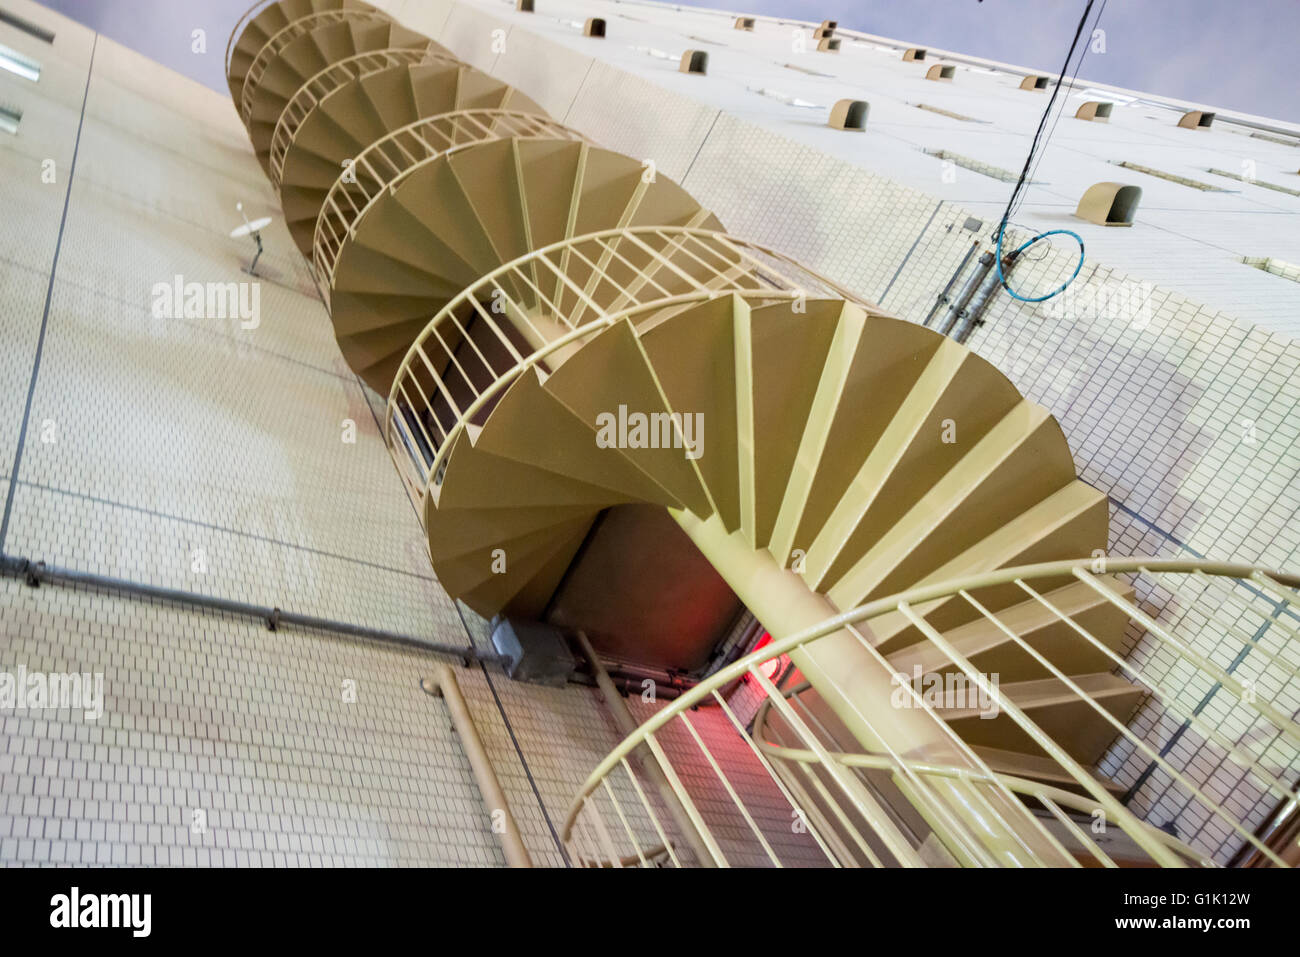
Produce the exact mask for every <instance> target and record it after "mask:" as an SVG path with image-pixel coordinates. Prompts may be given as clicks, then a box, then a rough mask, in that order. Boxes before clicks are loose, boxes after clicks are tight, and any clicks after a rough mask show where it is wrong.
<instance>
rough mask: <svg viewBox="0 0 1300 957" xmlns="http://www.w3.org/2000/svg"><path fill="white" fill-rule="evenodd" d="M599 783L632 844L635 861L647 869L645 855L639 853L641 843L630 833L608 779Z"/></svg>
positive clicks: (647, 862)
mask: <svg viewBox="0 0 1300 957" xmlns="http://www.w3.org/2000/svg"><path fill="white" fill-rule="evenodd" d="M600 783H601V784H603V785H604V787H605V793H606V794H608V795H609V801H610V803H611V804H613V805H614V813H615V814H617V815H618V820H619V822H620V823H621V824H622V825H623V830H624V831H625V832H626V833H627V839H628V840H629V841H631V842H632V850H633V851H635V852H636V856H637V860H639V861H640V862H641V866H642V867H649V866H650V862H649V861H647V860H646V859H645V854H643V853H642V852H641V842H640V841H638V840H637V839H636V835H635V834H633V833H632V828H631V826H630V825H629V824H628V823H627V816H626V815H625V814H624V813H623V808H622V807H620V806H619V803H618V798H616V797H615V796H614V789H613V788H612V787H610V786H609V778H608V777H605V778H602V779H601V782H600Z"/></svg>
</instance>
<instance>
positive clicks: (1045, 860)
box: [669, 509, 1069, 867]
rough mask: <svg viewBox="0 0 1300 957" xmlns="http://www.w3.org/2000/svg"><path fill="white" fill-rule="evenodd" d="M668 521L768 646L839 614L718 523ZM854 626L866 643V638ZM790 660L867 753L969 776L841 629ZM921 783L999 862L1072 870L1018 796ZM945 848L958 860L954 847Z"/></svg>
mask: <svg viewBox="0 0 1300 957" xmlns="http://www.w3.org/2000/svg"><path fill="white" fill-rule="evenodd" d="M669 514H671V515H672V517H673V519H674V520H675V521H676V522H677V523H678V524H679V525H680V526H681V527H682V529H683V530H684V531H685V532H686V534H687V535H688V536H689V537H690V539H691V541H693V542H694V543H695V545H696V547H698V548H699V550H700V552H701V553H702V554H703V555H704V557H705V558H707V559H708V560H709V562H710V563H711V564H712V565H713V567H714V568H715V569H716V570H717V572H718V574H720V575H721V576H722V578H723V579H724V580H725V581H726V582H727V584H728V585H730V586H731V589H732V591H734V592H735V593H736V596H737V597H738V598H739V599H740V600H741V601H742V602H743V603H744V604H745V606H746V607H747V608H748V609H749V610H750V611H751V612H753V614H754V616H755V617H756V618H757V619H758V620H759V621H760V622H762V624H763V627H764V628H766V629H767V631H768V632H769V633H770V634H771V635H772V637H773V638H782V637H787V636H789V635H793V634H796V633H798V632H800V631H804V630H807V629H810V628H813V627H815V626H817V625H819V624H821V623H822V622H824V621H826V620H827V619H828V618H832V617H834V616H836V615H838V614H840V612H841V609H839V608H836V607H835V605H834V604H833V603H832V602H831V601H830V599H828V598H826V596H824V595H821V594H818V593H817V592H815V591H813V590H812V589H811V588H810V587H809V586H808V584H807V582H805V581H804V580H803V578H801V577H800V576H799V575H798V574H796V573H795V572H793V571H790V570H789V569H786V568H783V567H781V566H780V565H779V564H777V561H776V559H775V558H773V557H772V555H771V553H769V552H768V551H767V550H766V549H756V548H754V547H753V546H752V545H751V544H750V543H749V542H748V541H747V540H746V539H745V538H744V536H743V535H742V534H741V533H740V532H734V533H733V532H728V531H727V530H726V528H725V527H723V524H722V521H721V520H720V519H719V518H718V516H716V515H714V516H712V517H711V518H708V519H705V520H701V519H699V518H696V517H695V516H694V515H692V514H691V513H689V512H680V511H676V510H674V509H669ZM858 628H859V631H860V632H862V633H863V635H864V636H865V637H867V638H868V640H870V633H869V632H868V631H865V630H864V629H863V628H862V626H858ZM790 659H791V660H792V661H793V662H794V664H795V666H796V667H797V668H798V669H799V670H800V671H801V672H802V673H803V676H804V678H806V679H807V680H808V682H809V683H810V684H811V685H812V687H813V688H814V689H815V690H816V691H817V693H818V694H819V695H820V696H821V698H822V700H823V701H824V702H825V703H826V705H827V706H828V707H829V708H830V709H831V711H833V712H834V714H835V716H836V717H837V718H839V720H840V721H841V722H842V723H843V724H844V725H845V727H847V728H848V729H849V731H850V732H851V733H852V734H853V735H854V737H855V738H857V740H858V742H859V743H860V744H861V745H862V747H863V748H865V749H866V750H867V751H869V752H872V753H875V754H882V753H886V751H887V749H886V748H885V745H886V744H888V746H889V748H892V749H893V751H895V752H896V753H897V754H899V755H900V756H901V757H902V758H903V759H904V760H910V761H918V762H925V763H929V764H940V765H948V766H954V767H961V768H970V769H971V770H975V766H974V765H973V764H972V763H971V761H970V759H969V758H967V757H966V756H965V755H963V754H962V753H961V752H960V751H959V750H958V749H957V748H956V746H955V745H954V743H953V741H952V740H951V738H950V737H949V734H948V731H947V729H946V727H945V726H944V724H943V722H942V721H941V719H939V718H937V717H936V716H934V715H932V714H930V713H928V712H926V711H925V710H923V709H920V708H897V707H894V706H893V704H892V703H891V692H893V691H894V690H895V685H894V683H893V681H892V672H891V671H890V670H889V669H888V667H886V666H885V665H884V664H882V663H881V662H880V661H878V660H877V659H876V658H875V657H874V656H873V655H872V654H871V653H870V652H869V651H868V650H867V649H866V648H864V647H863V645H862V643H861V642H860V641H859V640H858V638H857V637H856V636H855V635H853V634H852V633H850V632H849V631H848V630H847V629H841V630H839V631H836V632H832V633H831V634H829V635H827V636H825V637H824V638H819V639H817V640H815V641H812V642H810V643H808V644H807V645H805V646H803V647H802V648H797V649H795V650H794V651H791V652H790ZM925 780H926V784H927V786H928V788H929V789H930V791H931V793H932V794H933V795H935V796H936V797H937V799H938V800H939V801H940V802H942V804H943V805H944V807H945V808H946V810H947V812H948V813H949V815H950V816H951V817H954V818H956V819H957V820H958V821H960V822H961V823H962V824H963V825H965V827H966V830H967V832H968V833H969V834H973V835H975V836H976V838H977V839H978V840H979V842H980V843H981V844H982V845H983V847H984V848H986V849H987V851H988V852H989V854H991V856H992V858H993V860H994V861H996V862H997V863H999V864H1003V865H1007V866H1018V867H1024V866H1034V865H1038V864H1048V865H1052V866H1067V865H1068V864H1069V860H1068V859H1067V858H1065V857H1064V856H1063V855H1062V852H1061V850H1060V849H1059V848H1058V847H1057V846H1056V845H1055V844H1054V843H1052V842H1050V841H1049V840H1047V838H1046V837H1045V836H1044V834H1043V831H1042V830H1041V828H1040V825H1039V824H1038V823H1037V822H1036V820H1035V818H1034V816H1033V814H1032V813H1031V812H1030V811H1029V809H1028V808H1026V807H1025V806H1024V805H1023V804H1021V803H1020V802H1019V801H1017V800H1015V799H1014V798H1011V797H1008V796H1007V795H1006V794H1004V793H1002V792H999V791H996V790H995V789H994V788H992V787H989V786H987V785H985V786H982V787H980V789H979V790H980V793H981V795H982V797H983V798H984V799H985V801H987V802H988V803H987V804H985V803H983V802H980V801H978V800H977V799H976V798H975V797H974V795H973V793H972V790H971V788H970V786H968V785H963V784H960V783H958V781H956V780H955V779H953V778H942V777H936V776H931V777H928V778H926V779H925ZM896 781H897V782H898V783H899V786H900V788H901V789H903V790H904V791H905V792H913V793H914V788H912V787H910V786H908V785H905V784H904V783H903V782H902V781H901V780H899V779H898V778H897V777H896ZM917 810H918V811H919V812H920V813H921V814H922V816H923V817H925V818H926V819H927V820H928V821H930V823H931V826H932V827H934V828H935V831H936V837H938V838H939V839H940V840H944V841H945V842H948V841H949V839H950V835H951V828H950V827H947V828H945V827H944V826H943V824H941V823H938V822H937V821H936V815H934V814H933V812H932V809H931V810H927V808H925V807H921V806H918V807H917ZM949 849H950V850H953V851H954V853H958V849H954V848H953V847H952V846H949ZM967 856H969V855H967Z"/></svg>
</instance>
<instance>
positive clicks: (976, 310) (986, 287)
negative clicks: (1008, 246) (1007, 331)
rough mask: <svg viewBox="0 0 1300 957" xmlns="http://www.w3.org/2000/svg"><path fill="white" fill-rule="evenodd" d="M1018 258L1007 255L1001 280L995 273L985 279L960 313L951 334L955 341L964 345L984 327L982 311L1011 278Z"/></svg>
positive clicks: (1013, 253) (1011, 254)
mask: <svg viewBox="0 0 1300 957" xmlns="http://www.w3.org/2000/svg"><path fill="white" fill-rule="evenodd" d="M1019 258H1020V257H1019V255H1018V254H1017V253H1016V252H1014V251H1012V252H1010V253H1008V254H1007V255H1006V256H1005V257H1004V258H1003V260H1002V278H1001V279H998V276H997V272H996V271H995V272H994V273H993V275H991V276H988V277H987V279H985V281H984V283H983V285H981V287H980V289H979V291H978V292H977V293H976V294H975V297H974V298H973V299H972V300H971V302H970V305H969V307H968V308H966V309H964V310H963V311H962V313H961V317H960V318H961V323H960V324H959V325H958V326H957V328H956V329H955V330H954V331H953V334H952V337H953V338H954V339H955V340H957V341H958V342H960V343H962V344H963V345H964V344H965V343H966V340H967V339H969V338H970V335H971V333H972V332H974V331H975V329H976V327H978V326H982V325H984V320H983V319H982V318H981V316H983V315H984V310H985V309H987V308H988V305H989V303H990V302H992V301H993V297H994V296H996V295H997V294H998V290H999V289H1001V288H1002V284H1003V283H1004V282H1006V281H1007V280H1008V279H1010V278H1011V271H1012V270H1013V269H1014V268H1015V265H1016V262H1017V260H1018V259H1019ZM986 272H987V270H986Z"/></svg>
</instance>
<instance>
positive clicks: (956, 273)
mask: <svg viewBox="0 0 1300 957" xmlns="http://www.w3.org/2000/svg"><path fill="white" fill-rule="evenodd" d="M979 248H980V243H979V240H978V239H977V240H975V242H973V243H971V244H970V249H968V250H966V255H965V256H962V257H961V262H960V263H958V264H957V268H956V269H955V270H953V274H952V275H951V276H949V277H948V284H947V285H945V286H944V287H943V292H941V293H939V297H938V298H937V299H935V301H934V305H933V306H931V307H930V311H929V312H927V313H926V314H925V322H923V323H921V325H923V326H925V327H927V328H928V327H929V325H930V323H932V322H933V321H934V315H935V313H937V312H938V311H939V310H940V309H941V308H942V307H943V306H946V305H947V304H948V303H949V302H951V301H952V300H951V299H949V298H948V293H950V292H952V287H953V286H955V285H957V280H958V279H960V278H961V274H962V273H964V272H965V271H966V265H967V264H968V263H969V262H970V260H971V257H972V256H974V255H975V252H976V251H977V250H978V249H979Z"/></svg>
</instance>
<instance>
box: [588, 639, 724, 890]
mask: <svg viewBox="0 0 1300 957" xmlns="http://www.w3.org/2000/svg"><path fill="white" fill-rule="evenodd" d="M576 634H577V639H578V644H579V646H580V647H581V648H582V654H583V657H584V658H586V659H587V663H588V664H589V665H591V673H592V674H593V675H595V677H596V685H597V687H599V688H600V693H601V696H602V697H603V698H604V699H605V706H606V707H607V708H608V709H609V714H610V717H612V718H613V719H614V724H615V725H616V726H617V727H618V730H619V732H620V733H621V734H623V735H631V734H634V733H635V732H636V729H637V727H639V725H638V724H637V720H636V718H634V717H632V712H631V711H630V710H629V709H628V706H627V702H626V701H624V700H623V696H622V695H621V694H619V693H618V689H617V688H615V687H614V682H613V681H612V680H611V679H610V677H609V672H608V671H606V670H605V666H604V665H603V664H601V661H600V658H599V657H597V655H596V650H595V649H594V648H592V647H591V642H590V641H588V640H587V636H586V635H585V634H584V633H583V632H581V631H579V632H577V633H576ZM628 757H629V758H630V759H631V761H633V762H635V763H636V765H637V766H638V767H639V768H640V770H641V772H642V773H643V774H644V775H645V776H646V777H647V778H649V779H650V780H651V781H652V782H653V783H654V786H655V789H656V790H657V791H658V792H659V797H660V799H661V800H662V801H663V802H664V806H665V807H666V808H668V813H669V814H670V815H672V819H673V823H674V824H676V825H677V832H678V833H679V834H681V835H682V837H683V839H685V841H686V843H687V844H689V845H690V847H691V850H692V851H694V852H695V859H696V860H697V861H698V862H699V863H700V866H701V867H715V866H716V863H715V861H714V858H713V854H712V853H710V851H709V849H708V847H707V846H706V845H705V843H704V839H703V838H702V837H700V832H699V831H698V830H696V829H695V824H694V822H692V821H691V819H690V816H689V815H688V814H687V813H686V808H685V807H683V806H682V802H681V800H680V799H679V798H678V797H677V792H676V791H675V790H673V786H672V785H671V784H670V783H669V782H668V776H667V775H666V774H664V771H663V768H661V767H660V766H659V762H658V760H657V759H656V758H655V756H654V755H653V754H652V753H650V750H649V749H648V748H647V747H646V746H645V745H644V744H643V745H641V746H640V747H638V748H637V749H636V750H635V751H633V752H632V753H631V754H630V755H628Z"/></svg>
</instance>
